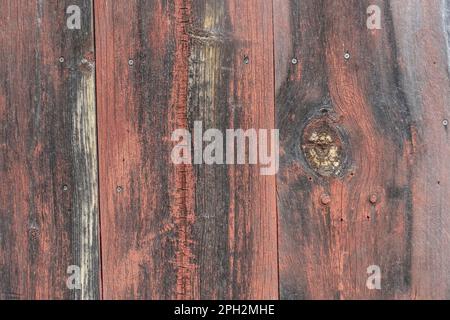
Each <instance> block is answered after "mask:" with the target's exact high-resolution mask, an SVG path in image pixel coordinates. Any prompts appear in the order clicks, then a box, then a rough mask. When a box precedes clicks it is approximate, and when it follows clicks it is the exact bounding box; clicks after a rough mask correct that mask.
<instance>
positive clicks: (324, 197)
mask: <svg viewBox="0 0 450 320" xmlns="http://www.w3.org/2000/svg"><path fill="white" fill-rule="evenodd" d="M320 202H322V204H324V205H327V204H330V202H331V197H330V195H329V194H326V193H324V194H322V195H321V196H320Z"/></svg>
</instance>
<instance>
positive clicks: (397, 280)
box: [274, 0, 443, 299]
mask: <svg viewBox="0 0 450 320" xmlns="http://www.w3.org/2000/svg"><path fill="white" fill-rule="evenodd" d="M274 4H275V6H274V8H276V9H275V12H274V16H275V18H274V21H275V33H274V34H275V61H276V88H277V92H276V105H277V116H278V118H277V120H278V126H279V127H280V129H281V132H280V135H281V150H282V157H281V160H280V175H279V177H278V195H279V199H278V205H279V214H280V227H279V234H280V244H279V245H280V291H281V298H283V299H301V298H326V299H361V298H383V299H387V298H408V297H410V293H411V283H412V279H411V278H412V266H411V263H412V258H411V256H412V247H413V245H414V243H413V242H412V231H413V228H412V223H413V193H412V188H413V183H412V181H413V174H414V170H415V168H414V167H413V161H414V152H415V150H414V148H413V147H414V146H413V138H414V137H413V132H412V114H411V113H412V108H413V106H412V105H411V103H412V102H411V101H410V99H408V97H407V94H408V88H407V87H405V86H404V84H403V83H402V81H401V76H402V73H403V72H404V69H403V68H402V61H400V60H399V54H398V48H397V46H398V45H399V44H398V40H397V36H398V35H397V32H408V33H409V32H411V31H406V30H402V31H399V30H396V28H395V27H394V22H395V18H396V17H394V16H393V14H392V8H391V7H390V5H389V1H375V3H374V1H316V0H314V1H312V0H311V1H308V0H307V1H299V0H275V2H274ZM370 4H377V5H379V7H380V9H381V12H382V16H383V17H382V19H383V20H382V29H381V30H369V29H368V28H367V26H366V19H367V15H366V9H367V7H368V6H369V5H370ZM408 5H409V4H408V3H407V2H404V1H402V2H399V3H397V6H398V7H399V8H406V7H408ZM399 11H400V10H399ZM419 12H421V11H420V10H419ZM399 14H400V13H399ZM293 57H295V58H296V59H298V63H297V64H293V63H292V61H291V59H292V58H293ZM410 72H416V70H410ZM435 85H436V86H440V85H442V84H439V83H437V82H436V83H435ZM441 88H443V87H441ZM428 165H430V166H431V162H430V163H429V164H428ZM371 265H377V266H379V267H380V268H381V276H382V289H381V290H369V289H368V288H367V286H366V280H367V278H368V276H369V275H368V274H367V268H368V267H369V266H371ZM418 276H420V275H418Z"/></svg>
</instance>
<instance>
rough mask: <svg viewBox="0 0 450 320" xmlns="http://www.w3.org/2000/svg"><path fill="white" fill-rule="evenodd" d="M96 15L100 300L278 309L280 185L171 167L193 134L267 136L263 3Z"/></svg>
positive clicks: (173, 4)
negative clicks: (199, 130)
mask: <svg viewBox="0 0 450 320" xmlns="http://www.w3.org/2000/svg"><path fill="white" fill-rule="evenodd" d="M95 11H96V34H97V65H98V78H97V85H98V91H97V92H98V103H99V106H98V107H99V149H100V176H101V178H100V180H101V184H100V190H101V208H102V213H101V215H102V251H103V271H104V275H103V280H104V297H105V298H113V299H118V298H129V299H163V298H166V299H179V298H185V299H198V298H209V299H213V298H217V299H223V298H277V295H278V293H277V290H278V287H277V258H276V246H277V238H276V231H277V230H276V203H275V178H274V177H273V176H266V177H263V176H260V175H259V174H256V172H257V167H255V166H249V165H241V166H225V165H212V166H207V165H195V166H194V165H188V164H185V165H178V166H176V165H174V164H173V163H172V162H171V158H170V155H171V150H172V148H173V147H174V145H175V143H173V142H171V141H170V138H171V134H172V132H173V130H175V129H179V128H188V129H191V130H192V127H193V123H194V121H197V120H199V121H203V123H204V126H205V128H217V129H219V130H224V129H226V128H243V129H245V128H256V129H258V128H268V129H270V128H273V126H274V110H273V106H274V96H273V95H274V90H273V50H272V44H273V38H272V6H271V3H270V2H263V1H256V0H255V1H227V2H221V1H205V0H203V1H183V0H174V1H158V0H147V1H108V0H99V1H96V10H95ZM245 56H248V57H249V60H248V62H249V63H248V64H245V63H244V60H245V59H244V57H245ZM129 59H132V60H133V63H131V65H130V63H129Z"/></svg>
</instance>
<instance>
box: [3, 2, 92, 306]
mask: <svg viewBox="0 0 450 320" xmlns="http://www.w3.org/2000/svg"><path fill="white" fill-rule="evenodd" d="M70 4H75V5H78V6H79V7H80V8H81V10H82V30H68V29H67V28H66V18H67V16H66V8H67V6H68V5H70ZM91 20H92V4H91V1H87V0H73V1H72V0H71V1H58V2H55V1H9V0H1V1H0V43H1V44H0V61H1V62H0V81H1V85H0V190H1V192H0V298H1V299H94V298H99V294H100V290H99V288H100V284H99V252H98V199H97V158H96V157H97V155H96V152H97V151H96V148H97V147H96V117H95V87H94V84H95V76H94V64H93V62H92V60H93V59H92V58H93V51H94V46H93V29H92V27H93V25H92V23H91V22H92V21H91ZM60 57H64V62H60V61H59V59H60ZM83 58H84V59H86V60H83V62H82V59H83ZM69 265H77V266H79V267H80V268H81V290H69V289H68V288H67V287H66V279H67V277H68V275H67V274H66V272H67V267H68V266H69Z"/></svg>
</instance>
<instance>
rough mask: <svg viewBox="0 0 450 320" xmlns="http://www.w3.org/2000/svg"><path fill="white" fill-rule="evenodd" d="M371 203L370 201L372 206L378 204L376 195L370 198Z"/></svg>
mask: <svg viewBox="0 0 450 320" xmlns="http://www.w3.org/2000/svg"><path fill="white" fill-rule="evenodd" d="M369 201H370V203H372V204H375V203H377V201H378V197H377V195H376V194H371V195H370V197H369Z"/></svg>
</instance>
